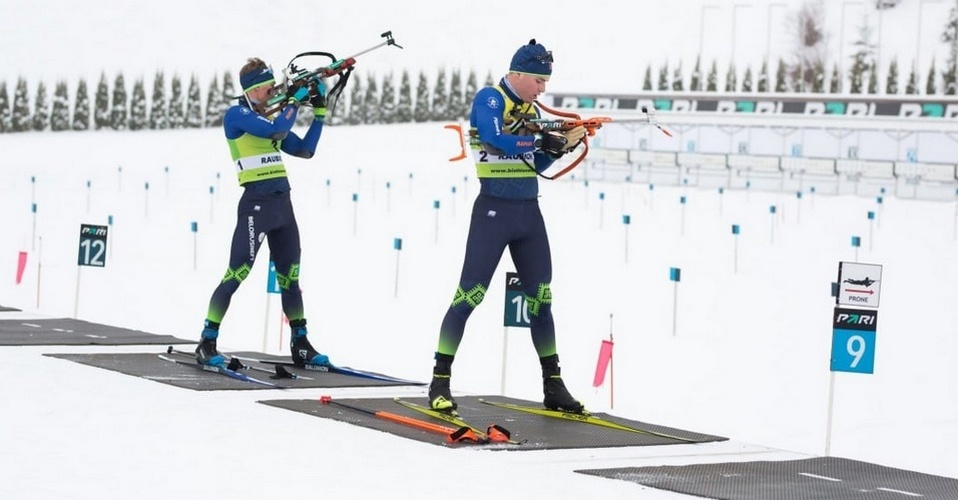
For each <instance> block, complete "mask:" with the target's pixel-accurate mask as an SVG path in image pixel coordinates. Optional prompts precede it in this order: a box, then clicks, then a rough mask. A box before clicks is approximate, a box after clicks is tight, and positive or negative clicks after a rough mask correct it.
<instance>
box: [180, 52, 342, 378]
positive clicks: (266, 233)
mask: <svg viewBox="0 0 958 500" xmlns="http://www.w3.org/2000/svg"><path fill="white" fill-rule="evenodd" d="M274 84H275V79H274V78H273V72H272V70H271V69H270V68H269V67H268V66H267V65H266V63H264V62H263V61H262V60H260V59H258V58H251V59H249V60H248V61H247V63H246V65H245V66H243V68H242V69H241V70H240V85H242V87H243V97H241V98H240V99H239V102H238V103H237V104H235V105H234V106H232V107H230V108H229V109H228V110H227V111H226V114H225V116H224V117H223V129H224V131H225V133H226V142H227V143H228V144H229V148H230V154H231V155H232V157H233V164H234V166H235V167H236V174H237V177H238V180H239V184H240V186H243V195H242V196H241V197H240V201H239V206H238V207H237V219H236V229H235V230H234V231H233V242H232V244H231V246H230V258H229V267H228V268H227V269H226V275H225V276H224V277H223V279H222V280H221V281H220V283H219V285H218V286H217V287H216V289H215V290H214V291H213V296H212V298H211V299H210V304H209V309H208V310H207V313H206V321H205V322H204V325H203V331H202V333H201V335H200V337H201V338H200V342H199V345H197V347H196V360H197V361H198V362H199V363H201V364H207V365H219V364H221V363H224V362H225V359H224V357H223V356H222V355H221V354H220V353H219V351H217V350H216V339H217V337H218V336H219V327H220V323H222V321H223V317H224V316H225V315H226V310H227V309H228V308H229V305H230V299H231V297H232V296H233V293H235V292H236V290H237V289H238V288H239V286H240V284H241V283H242V282H243V280H245V279H246V277H247V276H248V275H249V272H250V270H251V269H252V267H253V262H254V261H255V260H256V255H257V253H258V252H259V249H260V245H261V244H262V243H263V240H264V239H265V240H266V241H267V242H268V244H269V251H270V256H271V257H272V260H273V261H274V262H275V264H276V277H277V281H278V282H279V286H280V290H281V293H280V295H281V300H282V304H283V313H285V314H286V317H287V318H288V319H289V325H290V328H291V330H292V335H291V338H290V351H291V354H292V357H293V361H294V362H295V363H296V364H297V365H300V366H303V365H305V364H319V365H322V364H328V363H329V358H328V357H327V356H325V355H323V354H320V353H318V352H316V349H314V348H313V346H312V345H310V343H309V340H308V339H307V338H306V334H307V331H306V318H305V313H304V310H303V296H302V292H301V291H300V288H299V262H300V254H301V250H300V238H299V226H298V225H297V224H296V216H295V215H294V213H293V205H292V202H291V201H290V195H289V194H290V193H289V192H290V185H289V179H288V178H287V177H286V167H285V166H284V165H283V156H282V154H281V152H283V153H287V154H290V155H293V156H297V157H300V158H311V157H312V156H313V154H314V153H315V152H316V145H317V143H318V142H319V137H320V135H321V134H322V132H323V119H324V118H325V116H326V98H325V84H324V83H323V81H322V80H319V79H317V81H315V82H310V85H305V84H301V85H296V86H294V87H292V88H290V89H289V90H288V92H287V94H288V95H289V99H288V101H287V104H286V105H285V106H284V107H283V109H282V110H280V111H279V114H277V115H276V116H274V117H271V116H266V114H265V113H266V111H265V109H266V103H267V101H268V100H269V99H270V97H272V96H273V95H274V94H275V92H276V89H275V86H274ZM310 86H312V87H313V88H314V89H315V90H314V91H313V92H312V93H311V92H310V88H309V87H310ZM311 94H312V96H311ZM306 100H308V103H309V104H310V105H311V106H312V107H313V121H312V123H311V124H310V125H309V129H308V130H307V131H306V134H305V135H304V136H303V137H302V138H301V137H299V136H297V135H296V134H295V133H293V132H292V131H291V130H292V128H293V124H294V123H295V122H296V115H297V113H298V111H299V107H300V104H301V103H303V102H304V101H306Z"/></svg>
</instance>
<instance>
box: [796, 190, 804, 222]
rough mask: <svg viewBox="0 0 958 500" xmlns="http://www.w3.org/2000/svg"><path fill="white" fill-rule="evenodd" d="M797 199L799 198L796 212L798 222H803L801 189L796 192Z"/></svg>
mask: <svg viewBox="0 0 958 500" xmlns="http://www.w3.org/2000/svg"><path fill="white" fill-rule="evenodd" d="M795 199H797V200H798V211H797V214H796V222H799V223H801V222H802V192H801V191H796V192H795Z"/></svg>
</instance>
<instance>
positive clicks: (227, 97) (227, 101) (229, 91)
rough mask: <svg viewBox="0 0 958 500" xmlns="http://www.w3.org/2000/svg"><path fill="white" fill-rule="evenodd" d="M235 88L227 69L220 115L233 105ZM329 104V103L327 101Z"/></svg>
mask: <svg viewBox="0 0 958 500" xmlns="http://www.w3.org/2000/svg"><path fill="white" fill-rule="evenodd" d="M236 94H237V92H236V90H235V89H234V85H233V73H230V72H229V71H227V72H226V73H224V74H223V100H222V101H221V102H220V106H222V112H221V113H220V114H221V115H222V114H223V113H225V112H226V110H227V109H229V107H230V106H232V105H233V100H234V99H236ZM327 104H330V103H327Z"/></svg>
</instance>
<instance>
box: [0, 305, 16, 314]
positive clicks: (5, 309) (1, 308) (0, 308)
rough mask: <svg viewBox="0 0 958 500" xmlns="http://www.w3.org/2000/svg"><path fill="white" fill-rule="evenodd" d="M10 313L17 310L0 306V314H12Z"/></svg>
mask: <svg viewBox="0 0 958 500" xmlns="http://www.w3.org/2000/svg"><path fill="white" fill-rule="evenodd" d="M12 311H19V309H17V308H14V307H7V306H4V305H0V312H12Z"/></svg>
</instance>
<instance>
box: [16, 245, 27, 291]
mask: <svg viewBox="0 0 958 500" xmlns="http://www.w3.org/2000/svg"><path fill="white" fill-rule="evenodd" d="M26 268H27V252H20V255H19V257H17V284H18V285H19V284H20V282H21V281H23V271H24V270H25V269H26Z"/></svg>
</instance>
